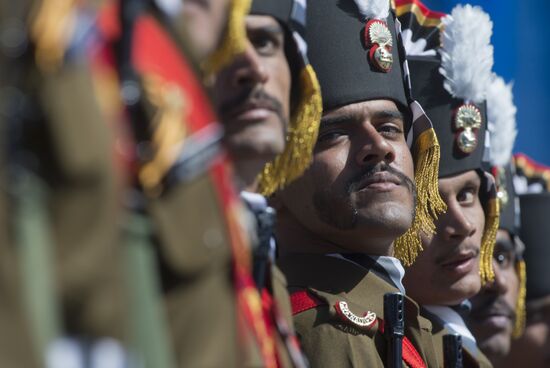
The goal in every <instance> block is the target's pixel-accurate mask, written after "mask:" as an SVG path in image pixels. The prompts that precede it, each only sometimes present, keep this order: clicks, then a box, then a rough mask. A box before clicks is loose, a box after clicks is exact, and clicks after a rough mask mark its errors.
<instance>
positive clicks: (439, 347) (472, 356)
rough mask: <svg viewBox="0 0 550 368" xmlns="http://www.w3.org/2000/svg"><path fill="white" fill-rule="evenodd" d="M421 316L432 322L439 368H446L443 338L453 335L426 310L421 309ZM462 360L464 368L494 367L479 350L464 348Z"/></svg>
mask: <svg viewBox="0 0 550 368" xmlns="http://www.w3.org/2000/svg"><path fill="white" fill-rule="evenodd" d="M420 315H421V316H423V317H425V318H426V319H429V320H430V321H431V322H432V334H433V343H434V347H435V351H436V354H437V357H438V358H437V359H438V361H439V362H440V365H439V367H441V368H444V367H443V364H444V355H443V351H444V350H443V336H445V335H447V334H450V333H452V332H451V331H449V330H448V329H447V328H446V327H445V326H443V324H441V321H440V319H439V318H435V316H434V315H433V314H432V313H430V312H428V311H427V310H426V309H424V308H420ZM462 360H463V364H464V368H492V367H493V365H492V364H491V362H490V361H489V359H487V357H486V356H485V355H484V354H483V353H482V352H481V350H479V349H478V350H477V352H473V351H470V350H469V349H467V348H466V347H465V346H463V348H462Z"/></svg>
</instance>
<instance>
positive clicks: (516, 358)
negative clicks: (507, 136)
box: [501, 154, 550, 368]
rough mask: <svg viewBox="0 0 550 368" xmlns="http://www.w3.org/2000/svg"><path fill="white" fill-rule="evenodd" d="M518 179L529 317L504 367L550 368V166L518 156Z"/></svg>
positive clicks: (517, 186)
mask: <svg viewBox="0 0 550 368" xmlns="http://www.w3.org/2000/svg"><path fill="white" fill-rule="evenodd" d="M515 165H516V170H517V171H516V172H517V173H518V176H516V177H515V178H514V182H515V183H516V184H517V185H516V187H515V188H516V190H517V191H518V193H519V194H520V195H519V198H520V208H521V228H520V237H521V239H522V240H523V241H524V242H525V253H524V259H525V265H526V276H527V287H526V302H525V311H526V320H525V330H524V332H523V335H522V336H521V337H519V338H518V339H516V340H514V341H512V348H511V351H510V354H509V355H508V356H507V357H506V359H505V360H504V362H503V364H502V365H501V366H502V367H504V368H508V367H518V366H521V365H525V366H527V367H535V368H542V367H548V364H549V363H550V359H549V356H548V348H549V347H550V338H549V335H548V331H549V325H550V324H549V321H550V318H549V313H548V311H549V307H550V302H549V300H550V297H549V296H550V283H549V282H548V280H550V278H549V275H548V259H549V256H550V255H549V254H548V250H549V249H550V247H549V246H548V220H547V219H548V215H549V214H550V194H549V193H548V191H547V189H546V188H548V185H549V184H550V181H549V179H550V168H548V167H545V166H543V165H540V164H537V163H535V162H534V161H533V160H531V159H529V158H528V157H527V156H525V155H519V154H518V155H516V156H515Z"/></svg>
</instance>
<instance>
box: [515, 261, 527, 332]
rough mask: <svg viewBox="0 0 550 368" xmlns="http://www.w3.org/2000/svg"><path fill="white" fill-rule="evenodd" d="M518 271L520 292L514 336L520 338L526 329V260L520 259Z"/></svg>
mask: <svg viewBox="0 0 550 368" xmlns="http://www.w3.org/2000/svg"><path fill="white" fill-rule="evenodd" d="M516 272H517V274H518V278H519V293H518V301H517V303H516V321H515V322H514V330H513V331H512V337H513V338H514V339H518V338H520V337H521V335H523V331H524V329H525V297H526V296H527V287H526V285H527V273H526V269H525V261H524V260H523V259H520V260H519V261H517V263H516Z"/></svg>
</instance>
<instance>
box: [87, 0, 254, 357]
mask: <svg viewBox="0 0 550 368" xmlns="http://www.w3.org/2000/svg"><path fill="white" fill-rule="evenodd" d="M178 3H179V2H154V1H150V0H143V1H135V2H132V1H130V2H128V1H121V2H120V4H119V5H120V8H118V7H117V6H116V5H117V4H116V3H115V4H114V6H113V4H111V6H108V7H106V8H105V9H104V11H103V12H102V15H101V17H100V19H99V20H98V24H99V27H98V28H99V29H100V42H98V43H99V45H100V46H99V47H97V49H96V53H95V54H94V60H95V64H96V67H95V70H96V71H97V79H98V85H99V86H100V87H102V88H103V89H102V90H101V91H100V93H99V94H100V95H101V96H110V97H111V98H110V99H109V100H108V101H105V106H107V107H111V108H112V110H113V111H112V112H111V114H110V116H111V117H112V118H113V119H115V122H118V123H119V124H120V120H122V119H121V117H128V118H129V119H130V121H129V123H130V124H128V125H127V126H129V127H130V128H131V131H130V138H131V139H130V142H129V143H128V144H127V145H123V144H122V145H121V146H122V148H129V149H126V150H123V153H124V154H125V155H123V156H124V157H123V160H125V163H126V164H127V166H126V169H127V171H128V176H129V185H128V188H127V192H128V194H129V195H127V197H126V198H129V199H130V200H131V201H130V202H129V203H128V205H129V209H130V212H131V213H132V215H133V218H134V220H135V221H134V224H133V225H134V227H131V228H130V229H129V231H128V233H129V234H128V238H129V240H130V241H129V243H130V244H129V246H127V252H128V256H129V258H130V260H132V261H133V263H132V270H133V273H132V274H131V277H132V283H131V290H130V291H131V292H132V293H133V297H134V298H136V303H134V304H133V308H132V309H131V310H130V313H129V315H130V317H131V319H132V322H133V323H132V326H133V328H134V330H133V331H134V334H133V337H134V338H135V341H133V343H134V348H135V350H136V354H137V355H138V357H139V358H141V359H142V360H143V361H144V363H145V365H147V366H155V367H156V366H159V367H160V366H162V367H165V366H166V367H171V366H179V367H217V366H227V367H236V366H241V365H242V363H241V362H242V354H241V353H242V348H241V346H240V342H241V339H242V338H243V336H244V334H246V333H249V332H252V334H254V337H256V336H259V334H260V333H261V332H262V331H263V330H262V329H261V328H259V327H258V326H261V325H262V323H263V319H262V315H261V310H260V311H258V308H257V307H258V306H259V305H261V304H260V299H259V295H258V293H257V290H256V289H255V287H254V285H253V283H252V278H251V269H250V260H249V259H250V256H249V253H248V252H249V245H248V240H247V237H246V235H245V234H244V233H243V231H242V229H241V227H240V226H239V217H240V213H241V212H242V211H241V207H242V206H241V205H240V203H239V200H238V197H237V196H236V193H235V191H234V188H233V185H232V182H231V177H230V173H229V166H230V164H229V161H228V159H227V157H226V155H225V152H224V151H223V150H222V149H221V145H220V138H221V135H222V131H221V128H220V126H219V125H218V124H217V123H215V121H216V117H215V114H214V113H213V111H212V109H211V106H210V101H209V99H208V97H207V95H206V93H205V90H204V88H203V86H202V84H201V82H200V79H201V77H202V75H204V74H206V73H209V74H215V73H216V72H217V71H218V70H219V68H222V67H223V66H225V64H226V63H228V62H230V61H231V60H232V58H233V57H234V56H235V55H236V54H239V53H240V52H242V51H243V50H244V47H245V41H246V40H245V37H244V36H245V30H244V23H243V21H244V16H245V14H246V13H247V12H248V7H249V5H250V4H249V2H248V1H244V0H243V1H241V0H234V1H231V3H230V8H229V11H228V12H227V14H229V18H228V20H227V23H226V26H225V27H224V29H225V36H224V37H223V41H222V42H221V44H220V45H219V47H217V48H216V49H215V50H212V49H211V47H212V46H215V45H216V44H217V43H218V42H217V41H216V42H213V43H208V45H210V46H209V47H208V48H207V50H203V51H205V52H204V53H203V52H199V53H198V54H197V55H200V56H201V55H202V56H203V58H202V59H200V60H198V63H200V65H201V67H202V68H204V69H205V73H204V74H203V73H198V72H197V70H198V69H197V68H196V65H195V63H194V62H193V61H192V59H191V58H190V57H189V56H188V55H189V54H188V53H187V52H186V51H185V49H184V47H185V46H184V45H185V43H184V40H185V39H186V38H188V39H190V40H191V41H196V40H197V39H198V38H200V37H203V36H204V37H214V39H215V40H218V39H219V36H220V35H219V34H212V35H203V36H201V35H198V34H195V32H198V28H197V29H195V28H192V27H191V26H190V24H187V23H185V14H187V13H185V12H187V11H190V12H193V9H194V11H197V12H199V11H206V10H207V9H209V10H211V11H213V12H214V13H216V14H218V11H222V12H223V10H222V9H223V8H225V5H224V4H225V2H217V1H216V2H214V1H212V2H209V1H208V2H201V4H199V5H197V4H195V5H191V7H189V8H184V9H183V11H184V12H183V13H182V9H181V7H179V6H175V7H170V6H166V4H172V5H178ZM197 6H198V8H197ZM195 15H197V14H195ZM197 16H198V15H197ZM216 19H218V21H220V22H222V23H225V18H219V17H217V18H216ZM209 26H211V27H212V29H221V28H220V24H209ZM185 32H187V33H190V34H191V37H188V36H187V35H186V33H185ZM197 42H198V41H197ZM193 46H196V47H201V49H202V47H204V46H205V45H193V44H191V45H190V47H193ZM206 51H210V53H209V54H208V57H206ZM113 77H114V78H115V79H113ZM100 82H101V83H100ZM119 91H121V92H122V96H123V101H120V100H119V101H118V105H117V100H116V97H117V95H120V94H119ZM113 97H114V98H113ZM113 102H115V103H113ZM113 105H114V108H113ZM124 105H125V106H124ZM121 107H125V110H126V114H125V115H124V114H121V112H122V111H121ZM138 277H139V279H138ZM159 278H160V280H159ZM138 280H139V281H138ZM157 285H160V287H159V288H157ZM159 302H162V303H159ZM164 312H165V313H164ZM166 330H168V335H169V338H167V336H166ZM174 357H175V358H174Z"/></svg>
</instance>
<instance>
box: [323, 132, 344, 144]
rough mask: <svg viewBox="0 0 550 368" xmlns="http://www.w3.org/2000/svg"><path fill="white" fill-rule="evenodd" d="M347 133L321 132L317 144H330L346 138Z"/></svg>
mask: <svg viewBox="0 0 550 368" xmlns="http://www.w3.org/2000/svg"><path fill="white" fill-rule="evenodd" d="M345 135H346V133H345V132H344V131H342V130H329V131H325V132H319V136H318V138H317V142H319V143H329V142H334V141H336V140H337V139H338V138H341V137H344V136H345Z"/></svg>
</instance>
